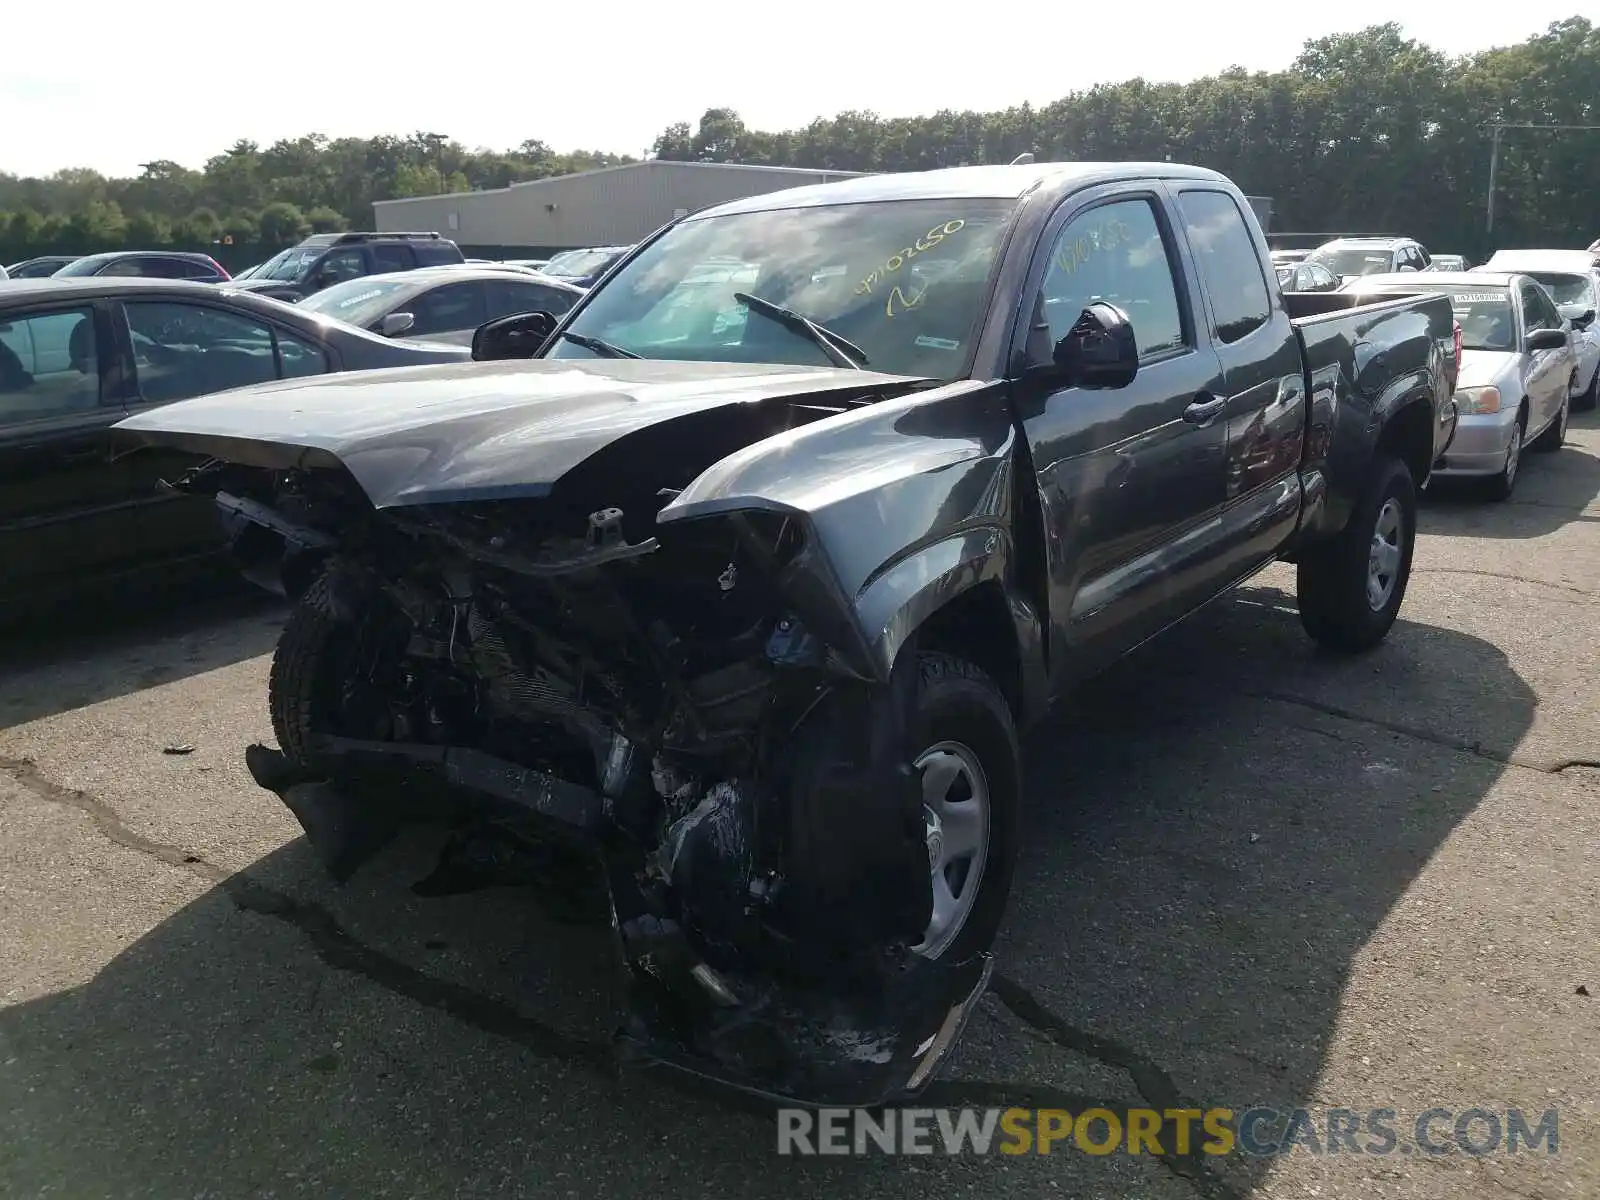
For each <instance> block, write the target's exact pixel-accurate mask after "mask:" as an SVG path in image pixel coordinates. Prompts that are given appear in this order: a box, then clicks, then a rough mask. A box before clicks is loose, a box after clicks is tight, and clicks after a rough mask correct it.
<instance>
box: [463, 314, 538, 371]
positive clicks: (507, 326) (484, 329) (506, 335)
mask: <svg viewBox="0 0 1600 1200" xmlns="http://www.w3.org/2000/svg"><path fill="white" fill-rule="evenodd" d="M555 327H556V319H555V317H553V316H551V315H550V314H549V313H547V312H544V311H543V310H540V311H537V312H525V313H513V314H512V315H511V316H509V317H499V318H497V319H496V320H493V321H486V322H484V324H482V325H479V326H478V328H477V330H476V331H475V332H474V333H473V335H472V357H473V358H474V359H475V360H476V361H478V362H494V361H497V360H499V359H505V358H532V357H533V356H534V355H535V354H537V353H538V352H539V347H540V346H542V345H544V344H545V341H546V339H548V338H549V336H550V334H551V333H552V332H553V331H554V329H555Z"/></svg>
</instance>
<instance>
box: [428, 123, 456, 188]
mask: <svg viewBox="0 0 1600 1200" xmlns="http://www.w3.org/2000/svg"><path fill="white" fill-rule="evenodd" d="M422 140H423V141H425V142H427V143H428V144H429V145H430V146H432V147H433V154H434V168H435V169H436V170H437V171H438V172H439V194H440V195H441V196H442V195H443V194H444V144H445V143H446V142H447V141H449V140H450V138H449V135H448V134H443V133H425V134H423V135H422Z"/></svg>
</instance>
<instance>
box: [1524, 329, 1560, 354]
mask: <svg viewBox="0 0 1600 1200" xmlns="http://www.w3.org/2000/svg"><path fill="white" fill-rule="evenodd" d="M1566 344H1567V331H1566V330H1565V329H1535V330H1534V331H1533V332H1532V333H1530V334H1529V335H1528V349H1529V350H1559V349H1561V348H1562V347H1563V346H1565V345H1566Z"/></svg>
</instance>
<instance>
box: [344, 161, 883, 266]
mask: <svg viewBox="0 0 1600 1200" xmlns="http://www.w3.org/2000/svg"><path fill="white" fill-rule="evenodd" d="M858 174H860V172H857V171H811V170H805V169H803V168H799V167H751V166H743V165H739V164H735V163H701V162H669V161H665V160H662V159H647V160H645V161H644V162H637V163H627V164H625V165H623V166H620V167H601V168H599V169H598V170H594V171H580V172H578V173H577V174H575V175H556V176H552V177H551V178H549V179H532V180H529V181H528V182H526V183H514V184H512V185H511V186H510V187H505V188H495V189H493V190H492V191H481V192H456V193H453V194H451V195H446V196H413V197H408V198H406V199H404V200H378V201H376V202H374V203H373V206H372V211H373V218H374V224H373V228H374V229H375V230H377V231H378V232H380V233H384V232H390V231H399V230H406V231H411V230H415V231H419V232H426V231H430V230H431V231H433V232H436V233H439V234H442V235H444V236H445V237H447V238H451V239H453V240H454V241H455V242H457V243H458V244H460V246H461V248H462V249H463V250H466V251H468V252H469V253H470V252H473V251H485V250H487V251H512V250H516V251H525V252H528V253H532V252H534V251H546V252H548V251H553V250H569V249H575V248H577V247H580V246H608V245H622V244H626V243H630V242H636V241H638V240H639V239H640V238H642V237H644V236H645V235H646V234H649V233H652V232H653V231H655V230H656V229H659V228H660V227H661V226H662V225H665V224H666V223H667V222H668V221H670V220H672V219H673V218H674V217H678V216H682V215H683V214H684V213H688V212H694V211H696V210H698V209H702V208H709V207H710V206H712V205H714V204H723V203H725V202H727V201H729V200H739V199H742V198H743V197H745V196H756V195H761V194H763V193H766V192H776V191H781V190H782V189H784V188H791V187H801V186H804V185H806V184H813V183H831V182H832V181H834V180H836V179H848V178H851V177H852V176H854V175H858Z"/></svg>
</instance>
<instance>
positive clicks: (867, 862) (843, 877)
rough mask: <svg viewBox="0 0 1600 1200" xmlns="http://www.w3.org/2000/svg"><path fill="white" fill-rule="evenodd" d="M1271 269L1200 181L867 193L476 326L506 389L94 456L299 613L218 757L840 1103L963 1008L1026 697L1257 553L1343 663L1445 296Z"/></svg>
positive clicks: (353, 842) (1087, 181) (376, 406)
mask: <svg viewBox="0 0 1600 1200" xmlns="http://www.w3.org/2000/svg"><path fill="white" fill-rule="evenodd" d="M1273 280H1274V275H1273V272H1272V271H1271V269H1270V268H1269V266H1268V252H1267V245H1266V242H1265V239H1264V238H1263V236H1262V233H1261V231H1260V229H1259V227H1258V226H1257V225H1256V222H1255V218H1254V216H1253V215H1252V212H1251V209H1250V206H1249V204H1248V203H1246V202H1245V200H1244V198H1243V196H1242V195H1241V194H1240V192H1239V191H1238V189H1237V188H1235V187H1234V185H1233V184H1231V183H1230V182H1229V181H1228V180H1226V179H1224V178H1223V177H1221V176H1219V175H1217V174H1215V173H1213V172H1210V171H1205V170H1200V169H1197V168H1190V167H1182V166H1174V165H1172V164H1144V165H1141V164H1101V165H1094V164H1081V163H1080V164H1038V165H1019V166H1011V167H972V168H963V169H958V170H947V171H937V172H932V173H927V174H907V175H888V176H878V177H872V178H862V179H856V180H851V181H847V182H842V183H834V184H827V185H823V186H818V187H808V188H800V189H796V190H793V191H785V192H778V193H775V194H771V195H765V196H760V197H756V198H754V199H748V200H741V201H737V202H734V203H732V204H727V205H724V206H722V207H720V208H716V209H712V210H710V211H706V212H702V213H698V214H695V215H693V216H689V217H686V218H684V219H681V220H679V221H676V222H675V223H673V224H672V225H670V226H668V227H666V228H664V229H663V230H661V231H660V232H659V233H657V234H656V235H655V236H653V237H651V238H649V239H647V240H645V241H644V242H642V243H641V244H640V245H639V246H638V247H637V248H636V249H635V250H634V251H633V252H631V253H630V254H629V255H628V256H627V257H626V258H625V259H623V260H622V261H621V262H620V263H619V264H618V265H617V266H616V267H614V268H613V269H612V270H611V271H610V273H609V274H608V275H607V276H606V277H605V278H604V279H603V280H602V281H601V282H600V283H599V284H598V285H597V286H596V287H595V288H594V289H593V291H591V292H590V293H589V294H588V295H587V296H586V297H585V298H584V299H583V300H581V301H580V302H579V303H578V304H577V305H576V307H574V308H573V309H572V310H571V312H570V313H568V314H566V315H565V316H564V317H562V318H560V319H559V320H557V319H555V318H552V317H550V316H548V315H547V314H521V315H518V316H514V317H509V318H505V319H503V320H501V321H498V322H495V323H493V324H491V325H489V326H485V327H484V328H483V329H481V330H480V331H479V336H478V338H477V342H478V345H477V346H476V347H475V354H476V356H477V357H479V358H491V359H493V358H501V359H504V358H517V359H520V360H521V361H490V362H475V363H470V364H459V365H452V366H444V367H425V368H408V369H403V370H394V371H373V372H365V373H362V374H360V375H332V376H326V377H323V378H318V379H296V380H286V381H283V382H281V383H277V384H267V385H263V386H258V387H253V388H248V389H243V390H238V391H233V392H229V393H225V394H220V395H215V396H208V397H204V398H201V399H195V400H191V401H186V402H183V403H179V404H174V405H171V406H169V407H166V408H162V409H159V410H156V411H153V412H150V413H147V414H142V415H139V416H136V417H133V418H131V419H129V420H126V421H124V422H123V423H122V424H121V426H120V427H119V428H120V430H121V431H123V433H124V434H125V435H126V436H127V437H129V438H131V439H132V440H133V441H134V442H136V443H140V444H144V445H156V446H162V447H166V448H167V449H168V450H169V451H179V452H182V453H186V454H193V455H195V456H196V457H195V459H194V462H195V463H196V465H195V466H194V468H193V469H192V470H190V471H189V472H188V474H187V475H186V476H185V477H184V478H182V479H181V480H178V481H176V482H175V484H174V486H177V487H179V488H181V489H183V490H185V491H187V492H190V493H193V494H195V495H197V496H199V497H202V498H203V499H202V500H200V501H197V502H204V503H208V504H209V503H211V502H212V501H211V499H210V498H214V501H215V504H216V505H217V506H219V508H220V510H221V512H222V515H223V518H224V520H225V522H226V523H227V527H228V530H229V531H230V534H231V537H232V539H233V549H234V552H235V553H236V555H237V556H238V558H239V560H240V562H241V563H242V565H243V568H244V570H245V571H246V573H247V574H249V575H250V577H251V578H254V579H256V580H258V581H260V582H263V583H266V584H268V585H269V586H272V587H274V588H277V589H279V590H281V591H283V592H284V593H286V594H287V595H288V596H290V597H292V598H294V599H295V600H296V602H297V603H296V607H295V608H294V610H293V613H292V615H291V616H290V618H289V620H288V623H287V626H286V628H285V629H284V631H283V635H282V640H281V642H280V644H279V647H278V650H277V654H276V657H275V659H274V662H273V665H272V671H271V694H270V697H269V703H270V707H271V715H272V722H273V727H274V729H275V731H276V735H277V741H278V746H279V750H277V751H273V750H269V749H268V748H266V747H252V748H250V750H249V753H248V759H249V763H250V766H251V769H252V773H253V775H254V776H255V778H256V780H257V781H258V782H259V783H261V784H262V785H263V786H264V787H266V788H269V789H271V790H273V791H275V792H277V793H279V794H280V795H281V796H282V797H283V798H284V799H285V801H286V802H287V803H288V804H289V806H290V807H291V808H292V809H294V811H295V813H296V815H297V816H298V817H299V819H300V821H301V824H302V825H303V826H304V828H305V830H306V832H307V834H308V836H309V838H310V839H311V841H312V843H313V844H314V845H316V847H317V848H318V850H319V851H320V852H321V853H322V854H323V855H324V857H325V859H326V861H327V862H328V864H329V866H330V868H331V869H332V870H333V871H334V873H335V875H336V876H337V877H339V878H344V877H347V876H348V875H349V873H350V872H351V871H353V870H354V869H355V868H356V867H357V866H358V865H359V863H360V862H361V861H362V860H363V858H365V857H366V856H368V855H370V854H371V853H372V852H373V851H374V850H375V849H376V848H377V847H378V846H379V845H381V844H382V842H383V841H384V839H385V838H386V837H387V836H389V835H390V834H392V833H393V831H394V829H395V828H396V827H397V826H399V825H401V824H402V823H404V822H407V821H413V820H423V821H431V822H436V823H439V824H441V825H442V826H445V827H448V828H449V829H450V831H451V832H450V834H449V836H448V837H447V838H446V841H445V848H444V851H443V856H442V859H441V863H440V866H439V868H438V870H437V871H436V872H435V874H434V875H433V876H431V877H430V878H429V879H428V880H424V881H423V882H422V883H420V884H418V885H417V886H418V889H419V890H421V891H423V892H425V893H427V892H432V893H439V892H448V891H457V890H462V889H465V888H467V887H471V886H475V885H478V884H489V883H499V884H504V883H507V882H516V881H518V880H521V879H524V878H526V879H528V880H529V881H530V882H532V880H533V878H534V876H536V875H537V874H538V873H539V872H540V871H542V870H545V869H546V864H552V863H559V862H563V861H565V862H580V863H581V862H588V863H593V864H596V866H595V870H594V873H593V876H592V878H593V880H595V881H596V882H597V883H599V884H602V885H603V886H597V887H596V888H594V894H595V895H596V896H597V897H598V896H600V895H602V894H603V895H604V896H605V897H606V898H607V899H608V904H609V917H610V926H611V930H612V936H614V938H615V941H616V945H617V948H618V951H619V953H620V956H621V960H622V962H623V964H624V965H625V968H624V974H625V977H626V979H627V981H628V987H627V995H628V1009H629V1015H628V1018H627V1020H626V1021H625V1022H624V1024H623V1025H622V1027H621V1029H620V1032H619V1035H618V1036H619V1043H620V1045H621V1048H623V1049H626V1050H628V1051H630V1052H631V1053H630V1057H631V1058H633V1059H634V1060H635V1061H640V1060H642V1061H647V1062H653V1063H667V1064H672V1065H674V1066H677V1067H680V1068H683V1069H686V1070H689V1071H692V1072H696V1073H698V1074H700V1075H702V1076H706V1077H710V1078H714V1079H717V1080H721V1081H724V1082H726V1083H730V1084H733V1085H735V1086H737V1087H740V1088H744V1089H747V1090H750V1091H753V1092H757V1093H760V1094H763V1095H767V1096H773V1097H784V1098H788V1099H792V1100H798V1101H801V1102H805V1103H826V1104H874V1103H879V1102H885V1101H893V1100H896V1099H899V1098H904V1097H906V1096H909V1095H912V1094H914V1093H916V1092H917V1091H918V1090H919V1089H920V1088H921V1087H922V1086H923V1085H924V1084H925V1083H926V1082H927V1081H928V1080H929V1079H930V1077H931V1076H932V1075H933V1074H934V1072H935V1070H936V1069H937V1067H938V1065H939V1063H940V1062H941V1061H943V1059H944V1058H945V1056H946V1054H947V1052H948V1051H949V1050H950V1048H951V1046H952V1045H953V1044H954V1042H955V1040H956V1038H957V1037H958V1036H959V1033H960V1031H961V1028H962V1025H963V1022H964V1020H965V1018H966V1017H967V1015H968V1014H969V1013H970V1011H971V1008H972V1005H973V1004H974V1003H975V1001H976V1000H977V998H978V997H979V996H980V995H981V993H982V991H983V989H984V986H985V983H986V981H987V979H988V972H989V968H990V961H991V959H990V948H991V944H992V942H993V940H994V938H995V936H996V933H997V931H998V930H999V928H1000V924H1001V917H1002V913H1003V910H1004V909H1005V906H1006V900H1007V893H1008V891H1009V889H1010V887H1011V882H1012V873H1013V864H1014V862H1015V859H1016V856H1017V852H1018V846H1019V843H1020V842H1021V840H1022V828H1021V821H1022V812H1021V806H1020V795H1019V793H1020V790H1021V780H1022V764H1021V756H1020V752H1019V748H1018V730H1019V729H1022V728H1024V727H1026V726H1027V725H1028V724H1029V723H1031V722H1033V721H1034V720H1035V719H1036V718H1037V717H1039V716H1040V715H1041V714H1042V713H1043V712H1044V711H1045V709H1046V707H1047V705H1048V703H1049V702H1050V700H1051V699H1052V698H1054V697H1055V696H1057V695H1059V694H1060V693H1062V692H1063V691H1064V690H1065V689H1067V688H1069V687H1071V686H1072V685H1073V684H1074V683H1075V682H1076V681H1078V680H1080V679H1082V678H1083V677H1084V676H1086V675H1088V674H1090V673H1092V672H1095V671H1098V670H1100V669H1102V668H1103V667H1105V666H1106V665H1108V664H1109V663H1111V662H1112V661H1113V660H1115V659H1116V658H1117V657H1118V656H1120V655H1122V654H1124V653H1126V652H1127V651H1128V650H1130V649H1131V648H1132V647H1134V646H1136V645H1138V644H1139V643H1141V642H1143V641H1145V640H1146V639H1148V638H1150V637H1151V636H1153V635H1155V634H1156V633H1158V632H1159V631H1161V630H1162V629H1163V628H1164V627H1166V626H1168V625H1170V624H1171V623H1173V622H1175V621H1177V620H1179V619H1180V618H1182V617H1184V616H1185V615H1186V614H1188V613H1191V612H1193V611H1194V610H1195V609H1197V608H1198V607H1200V606H1201V605H1202V604H1204V603H1205V602H1206V601H1208V600H1210V599H1211V598H1213V597H1215V596H1217V595H1218V594H1219V593H1221V592H1223V591H1225V590H1226V589H1228V588H1229V587H1230V586H1232V585H1234V584H1237V583H1239V582H1240V581H1241V580H1244V579H1246V578H1247V577H1249V576H1250V575H1251V574H1252V573H1254V572H1255V571H1257V570H1258V569H1260V568H1262V567H1264V566H1266V565H1267V564H1269V563H1271V562H1273V561H1275V560H1279V559H1287V560H1289V561H1291V562H1294V563H1297V564H1298V571H1299V601H1300V610H1301V616H1302V619H1303V622H1304V624H1305V627H1306V629H1307V630H1308V631H1309V633H1310V634H1311V635H1312V636H1313V637H1314V638H1315V639H1317V640H1318V641H1319V642H1321V643H1324V644H1325V645H1326V646H1328V647H1330V648H1332V649H1333V650H1336V651H1341V652H1347V653H1354V652H1359V651H1362V650H1365V649H1368V648H1370V647H1372V646H1374V645H1376V644H1377V643H1378V642H1379V641H1380V640H1381V639H1382V638H1383V637H1384V636H1385V634H1386V633H1387V632H1388V630H1389V628H1390V626H1391V624H1392V623H1393V621H1394V619H1395V614H1396V611H1397V610H1398V608H1399V606H1400V603H1401V600H1402V598H1403V596H1404V594H1405V590H1406V582H1407V577H1408V573H1409V569H1410V563H1411V553H1412V545H1413V539H1414V536H1415V529H1416V499H1415V498H1416V492H1417V488H1418V487H1419V486H1420V484H1421V483H1422V482H1423V481H1424V480H1425V479H1426V477H1427V475H1428V473H1429V470H1430V468H1431V466H1432V464H1433V463H1434V462H1435V460H1436V459H1437V458H1438V457H1439V455H1440V454H1442V453H1443V452H1444V450H1445V449H1446V447H1447V445H1448V442H1449V440H1450V437H1451V435H1452V432H1453V430H1454V425H1455V408H1454V404H1453V402H1452V391H1453V387H1454V363H1455V348H1454V345H1453V319H1452V314H1451V310H1450V304H1449V301H1448V300H1447V299H1446V298H1445V297H1443V296H1430V295H1416V296H1400V297H1392V296H1386V297H1383V298H1382V299H1380V300H1378V301H1377V302H1374V303H1361V302H1360V300H1359V299H1358V298H1357V297H1354V296H1346V295H1337V294H1335V295H1290V296H1284V295H1282V294H1280V292H1279V290H1278V288H1277V286H1276V285H1275V283H1274V282H1273ZM202 459H203V461H202ZM548 869H550V870H558V868H557V867H555V866H551V867H549V868H548ZM559 869H560V870H565V869H566V868H559ZM571 886H572V887H574V888H577V887H578V886H579V884H578V883H576V882H575V883H573V884H572V885H571ZM600 911H601V912H604V911H605V909H604V907H602V908H601V910H600Z"/></svg>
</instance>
